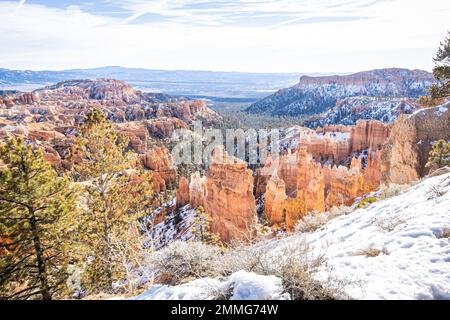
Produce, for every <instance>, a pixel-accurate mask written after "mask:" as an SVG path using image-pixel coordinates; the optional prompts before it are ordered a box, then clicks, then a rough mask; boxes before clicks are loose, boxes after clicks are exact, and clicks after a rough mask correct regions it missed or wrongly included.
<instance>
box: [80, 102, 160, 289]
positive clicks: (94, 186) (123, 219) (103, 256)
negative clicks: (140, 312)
mask: <svg viewBox="0 0 450 320" xmlns="http://www.w3.org/2000/svg"><path fill="white" fill-rule="evenodd" d="M127 149H128V140H127V139H126V137H125V136H122V135H119V134H117V133H116V132H115V131H114V130H113V128H112V126H111V124H110V123H109V122H108V121H107V120H106V118H105V117H104V115H103V114H102V113H101V112H100V111H98V110H97V109H94V110H93V111H92V112H91V113H89V114H88V116H87V119H86V121H85V123H84V124H83V125H82V126H81V127H80V128H79V136H78V138H77V143H76V152H77V155H78V156H79V157H80V159H81V161H80V162H79V163H77V164H76V165H75V166H74V174H75V176H76V177H77V178H78V179H79V180H80V181H83V191H84V192H83V198H84V203H85V212H84V213H83V214H81V216H80V217H79V219H78V220H79V232H78V237H79V242H80V243H82V245H81V247H80V253H81V260H82V262H83V263H84V264H85V265H86V272H85V273H84V275H85V279H84V280H85V285H86V286H87V287H88V289H90V293H95V292H109V291H111V289H112V285H113V283H114V282H118V281H119V282H120V281H122V280H124V277H126V272H127V270H125V269H124V265H125V264H124V263H123V257H124V251H123V248H124V247H125V248H130V250H131V249H133V250H134V249H137V248H136V247H138V246H139V243H138V242H139V241H138V242H136V243H132V241H133V240H138V239H137V237H138V236H139V231H140V230H139V226H138V219H139V218H141V217H143V216H145V215H148V214H149V213H150V211H151V210H150V209H151V200H152V189H151V175H150V174H149V173H146V172H144V171H143V168H142V166H141V164H140V162H139V161H137V159H136V156H135V155H134V154H133V153H132V152H129V151H127ZM129 252H131V251H129Z"/></svg>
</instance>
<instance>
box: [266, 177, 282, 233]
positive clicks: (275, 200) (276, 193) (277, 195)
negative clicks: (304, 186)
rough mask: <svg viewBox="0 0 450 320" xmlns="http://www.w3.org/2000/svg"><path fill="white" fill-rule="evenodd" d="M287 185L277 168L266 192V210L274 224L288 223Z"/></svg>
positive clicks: (268, 217)
mask: <svg viewBox="0 0 450 320" xmlns="http://www.w3.org/2000/svg"><path fill="white" fill-rule="evenodd" d="M286 199H287V196H286V185H285V183H284V181H283V180H282V179H280V178H279V177H278V174H277V171H276V170H275V171H274V173H273V175H272V177H271V178H270V180H269V181H268V183H267V186H266V193H265V212H266V217H267V220H268V221H270V223H271V224H272V225H276V226H283V225H284V224H285V223H286V211H285V205H286Z"/></svg>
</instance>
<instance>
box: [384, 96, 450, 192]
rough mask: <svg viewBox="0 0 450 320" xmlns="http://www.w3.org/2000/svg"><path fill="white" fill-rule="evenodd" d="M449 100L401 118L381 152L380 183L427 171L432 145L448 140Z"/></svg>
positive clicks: (396, 181) (412, 177)
mask: <svg viewBox="0 0 450 320" xmlns="http://www.w3.org/2000/svg"><path fill="white" fill-rule="evenodd" d="M449 109H450V102H448V103H446V104H444V105H442V106H438V107H434V108H428V109H423V110H420V111H418V112H416V113H415V114H413V115H410V116H404V117H402V118H400V119H399V120H398V121H397V122H396V123H395V124H394V125H393V127H392V131H391V134H390V136H389V139H388V140H387V142H386V143H385V145H384V146H383V148H382V152H381V172H382V174H381V175H382V177H381V179H382V181H383V183H387V184H389V183H394V184H406V183H410V182H412V181H415V180H418V179H419V178H421V177H423V176H425V175H426V174H427V173H428V168H427V167H426V166H425V165H426V163H427V161H428V154H429V152H430V150H431V148H432V144H433V143H434V142H435V141H437V140H440V139H446V140H450V111H449Z"/></svg>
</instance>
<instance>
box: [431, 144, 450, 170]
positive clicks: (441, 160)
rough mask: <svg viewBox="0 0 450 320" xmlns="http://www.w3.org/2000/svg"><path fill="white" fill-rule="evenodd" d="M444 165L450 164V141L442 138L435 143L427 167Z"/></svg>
mask: <svg viewBox="0 0 450 320" xmlns="http://www.w3.org/2000/svg"><path fill="white" fill-rule="evenodd" d="M444 166H450V143H449V142H447V141H445V140H443V139H441V140H439V141H438V142H436V143H435V144H434V145H433V148H432V149H431V151H430V154H429V157H428V163H427V167H430V168H433V169H439V168H442V167H444Z"/></svg>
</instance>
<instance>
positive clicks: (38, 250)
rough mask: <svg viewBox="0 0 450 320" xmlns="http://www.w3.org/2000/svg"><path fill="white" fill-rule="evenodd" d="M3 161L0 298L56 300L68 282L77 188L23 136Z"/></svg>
mask: <svg viewBox="0 0 450 320" xmlns="http://www.w3.org/2000/svg"><path fill="white" fill-rule="evenodd" d="M0 160H1V161H2V162H3V163H4V165H5V166H4V167H2V168H0V248H1V249H2V250H1V251H3V252H0V299H44V300H51V299H52V298H54V297H57V296H59V295H60V294H61V292H62V291H63V290H64V286H65V279H66V272H65V267H64V265H65V255H64V253H65V252H64V246H65V241H66V237H65V235H66V232H68V231H70V230H71V226H70V225H69V224H67V222H69V223H70V219H66V218H67V217H69V216H70V214H71V213H74V212H75V211H76V207H75V201H76V192H75V189H74V188H72V187H71V186H70V184H69V181H68V179H67V178H66V177H58V176H57V174H56V172H55V171H54V170H53V169H52V167H51V165H50V164H49V163H47V162H46V161H45V160H44V157H43V153H42V152H41V151H40V150H37V149H35V148H33V146H32V145H30V144H26V143H25V142H24V140H23V139H20V138H18V139H15V138H14V139H11V140H9V141H8V142H7V143H6V144H5V145H3V146H2V147H1V148H0Z"/></svg>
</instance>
